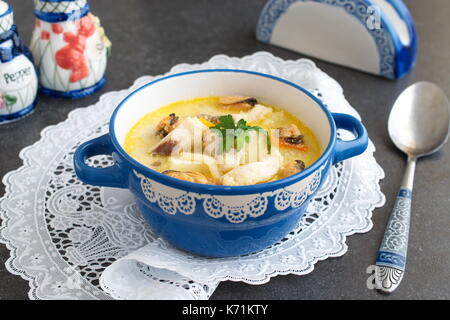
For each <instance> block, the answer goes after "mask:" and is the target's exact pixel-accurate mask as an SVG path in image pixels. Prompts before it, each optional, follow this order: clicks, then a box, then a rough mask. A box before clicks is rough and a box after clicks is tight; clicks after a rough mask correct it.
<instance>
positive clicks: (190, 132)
mask: <svg viewBox="0 0 450 320" xmlns="http://www.w3.org/2000/svg"><path fill="white" fill-rule="evenodd" d="M206 130H208V127H207V126H205V125H204V124H203V123H202V122H201V121H200V120H199V119H197V118H195V117H188V118H186V119H184V120H183V121H182V122H181V123H180V124H179V125H178V126H177V127H176V128H175V129H174V130H173V131H171V132H170V133H169V134H168V135H167V136H166V137H165V138H164V139H162V140H161V141H160V142H159V143H158V145H157V146H156V147H155V148H154V149H153V150H152V153H154V154H159V155H164V156H169V155H175V154H179V153H180V152H182V151H186V152H191V151H192V150H194V152H195V151H199V152H201V150H202V137H203V133H204V132H205V131H206Z"/></svg>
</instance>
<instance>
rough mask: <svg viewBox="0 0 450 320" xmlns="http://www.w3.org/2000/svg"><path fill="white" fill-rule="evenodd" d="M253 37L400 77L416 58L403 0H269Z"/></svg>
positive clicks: (413, 32)
mask: <svg viewBox="0 0 450 320" xmlns="http://www.w3.org/2000/svg"><path fill="white" fill-rule="evenodd" d="M256 34H257V38H258V40H260V41H262V42H267V43H270V44H273V45H276V46H279V47H283V48H286V49H290V50H293V51H296V52H300V53H302V54H305V55H308V56H312V57H315V58H319V59H322V60H325V61H328V62H332V63H336V64H339V65H343V66H346V67H350V68H353V69H357V70H361V71H365V72H368V73H372V74H375V75H380V76H383V77H386V78H389V79H398V78H401V77H402V76H404V75H405V74H406V73H408V72H409V71H410V70H411V69H412V68H413V67H414V64H415V60H416V51H417V39H416V31H415V26H414V22H413V19H412V17H411V15H410V13H409V11H408V8H407V7H406V5H405V4H404V3H403V2H402V1H401V0H269V1H268V2H267V3H266V5H265V6H264V8H263V10H262V12H261V15H260V17H259V21H258V25H257V31H256Z"/></svg>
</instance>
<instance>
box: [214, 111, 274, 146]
mask: <svg viewBox="0 0 450 320" xmlns="http://www.w3.org/2000/svg"><path fill="white" fill-rule="evenodd" d="M210 130H212V131H213V132H215V133H216V134H218V135H219V136H220V137H221V139H222V140H221V142H222V150H220V149H219V151H221V152H225V153H226V152H228V151H230V150H231V149H232V148H235V149H236V150H237V151H240V150H242V148H243V147H244V144H245V143H250V135H249V131H250V130H255V131H260V132H263V133H264V134H265V135H266V136H267V147H268V150H269V152H270V149H271V144H270V138H269V134H268V132H267V131H266V130H264V129H263V128H261V127H259V126H249V125H247V121H245V120H244V119H240V120H239V121H238V122H237V124H235V123H234V119H233V116H232V115H231V114H228V115H224V116H220V117H219V123H218V124H217V125H215V126H214V127H211V128H210Z"/></svg>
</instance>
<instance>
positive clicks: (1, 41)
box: [0, 1, 38, 124]
mask: <svg viewBox="0 0 450 320" xmlns="http://www.w3.org/2000/svg"><path fill="white" fill-rule="evenodd" d="M37 88H38V81H37V75H36V70H35V68H34V65H33V63H32V57H31V54H30V51H29V50H28V48H27V47H25V46H24V44H23V43H22V41H21V40H20V38H19V34H18V32H17V27H16V25H15V24H14V18H13V9H12V7H11V6H10V5H8V4H7V3H6V2H4V1H0V124H1V123H7V122H10V121H15V120H18V119H20V118H22V117H24V116H26V115H28V114H30V113H31V112H32V111H33V110H34V108H35V106H36V101H37V98H36V94H37Z"/></svg>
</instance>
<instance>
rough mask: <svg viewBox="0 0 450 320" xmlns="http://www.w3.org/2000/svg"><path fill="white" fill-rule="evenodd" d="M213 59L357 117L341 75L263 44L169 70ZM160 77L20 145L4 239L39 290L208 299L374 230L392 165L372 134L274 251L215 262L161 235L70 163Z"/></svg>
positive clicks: (65, 295) (43, 295) (296, 269)
mask: <svg viewBox="0 0 450 320" xmlns="http://www.w3.org/2000/svg"><path fill="white" fill-rule="evenodd" d="M205 68H234V69H247V70H255V71H259V72H264V73H269V74H273V75H277V76H281V77H283V78H285V79H288V80H291V81H293V82H296V83H298V84H299V85H301V86H303V87H305V88H307V89H310V90H311V91H313V92H314V93H315V94H316V95H318V96H319V97H320V98H321V99H322V100H323V101H324V102H325V103H326V104H327V105H328V107H329V108H330V110H331V111H333V112H344V113H349V114H352V115H355V116H357V117H358V115H357V113H356V111H355V110H354V109H353V108H352V107H351V106H350V105H349V104H348V102H347V101H346V100H345V98H344V96H343V93H342V88H341V87H340V86H339V84H338V83H336V82H335V81H334V80H332V79H331V78H330V77H328V76H327V75H326V74H325V73H323V72H322V71H320V70H319V69H318V68H317V67H316V66H315V65H314V64H313V62H311V61H309V60H305V59H301V60H297V61H284V60H281V59H279V58H276V57H274V56H273V55H271V54H269V53H265V52H259V53H256V54H253V55H251V56H247V57H244V58H230V57H227V56H224V55H219V56H215V57H213V58H212V59H211V60H209V61H208V62H206V63H203V64H200V65H188V64H182V65H178V66H175V67H174V68H173V69H172V70H171V71H170V73H177V72H182V71H187V70H193V69H205ZM153 79H154V77H149V76H146V77H142V78H139V79H138V80H137V81H136V82H135V84H134V85H133V86H132V87H131V88H130V89H128V90H122V91H118V92H110V93H107V94H104V95H103V96H102V97H101V98H100V101H99V102H98V103H97V104H95V105H93V106H90V107H87V108H80V109H76V110H74V111H72V112H71V113H70V114H69V117H68V119H67V120H66V121H64V122H62V123H60V124H58V125H56V126H51V127H48V128H46V129H44V130H43V132H42V138H41V140H40V141H38V142H37V143H35V144H34V145H32V146H29V147H27V148H25V149H23V150H22V152H21V153H20V157H21V159H23V162H24V165H23V166H22V167H21V168H20V169H18V170H15V171H12V172H10V173H8V174H7V175H6V176H5V177H4V179H3V183H4V184H5V186H6V191H5V195H4V196H3V198H2V199H1V218H2V225H1V229H0V231H1V233H0V241H1V242H3V243H5V244H6V245H7V247H8V249H9V250H10V252H11V257H10V258H9V259H8V261H7V262H6V267H7V269H8V270H9V271H10V272H11V273H13V274H17V275H20V276H21V277H22V278H24V279H25V280H28V281H29V283H30V287H31V290H30V292H29V297H30V298H32V299H56V298H57V299H92V298H94V299H110V298H111V297H113V298H121V299H129V298H134V299H139V298H146V299H161V298H162V299H176V298H181V299H207V298H209V296H210V295H211V294H212V292H213V291H214V290H215V288H216V287H217V285H218V283H219V282H220V281H224V280H233V281H244V282H247V283H252V284H261V283H265V282H267V281H269V280H270V278H271V277H274V276H276V275H280V274H288V273H294V274H306V273H308V272H311V271H312V270H313V268H314V264H315V263H316V262H317V261H319V260H323V259H326V258H328V257H337V256H341V255H343V254H345V252H346V250H347V246H346V244H345V240H346V236H348V235H351V234H354V233H362V232H367V231H368V230H370V229H371V227H372V222H371V215H372V211H373V210H374V208H376V207H380V206H382V205H383V204H384V196H383V194H382V193H381V191H380V188H379V180H380V179H382V178H383V176H384V173H383V170H382V169H381V168H380V167H379V166H378V164H377V163H376V160H375V158H374V157H373V152H374V150H375V148H374V146H373V144H372V143H371V142H370V145H369V148H368V150H367V151H366V152H365V153H364V154H363V155H361V156H360V157H357V158H354V159H352V160H349V161H345V162H343V163H341V164H338V165H336V166H334V168H332V170H330V174H329V177H328V179H327V180H326V182H325V184H324V185H323V187H322V188H321V190H319V192H318V194H317V196H316V197H315V199H314V200H313V201H312V202H311V204H310V205H309V207H308V209H307V212H306V214H305V215H304V217H303V218H302V221H301V222H300V224H299V225H298V226H297V228H295V230H293V231H292V232H291V233H290V234H289V235H288V236H286V238H285V239H283V240H281V241H280V242H278V243H276V244H275V245H273V246H271V247H270V248H267V249H265V250H263V251H261V252H258V253H255V254H251V255H247V256H242V257H238V258H221V259H208V258H200V257H197V256H192V255H189V254H187V253H185V252H181V251H179V250H176V249H174V248H172V247H171V246H170V245H168V244H167V243H166V242H165V241H164V240H162V239H159V238H157V236H156V235H155V234H153V233H152V232H151V231H150V230H149V229H148V228H147V227H146V224H145V223H144V220H143V218H142V217H141V216H140V214H139V212H138V211H137V208H136V206H135V204H134V201H133V198H132V196H131V194H130V193H129V192H128V191H127V190H122V189H111V188H99V187H95V186H90V185H85V184H83V183H81V182H80V181H79V180H78V179H77V178H76V175H75V173H74V170H73V165H72V156H73V153H74V151H75V149H76V148H77V147H78V145H80V143H82V142H84V141H86V140H89V139H92V138H93V137H95V136H98V135H100V134H102V133H105V132H107V130H108V128H107V124H108V121H109V118H110V115H111V113H112V111H113V109H114V108H115V106H116V105H117V104H118V102H119V101H120V100H121V99H122V98H124V97H125V96H126V95H127V94H128V93H129V92H130V91H131V90H134V89H136V88H137V87H139V86H141V85H143V84H145V83H147V82H149V81H151V80H153ZM343 137H344V138H345V135H343ZM91 162H92V164H93V165H95V166H107V165H109V164H110V163H111V159H110V158H109V157H106V156H98V157H95V158H93V159H91ZM140 248H141V249H140ZM138 249H140V250H138ZM114 262H115V263H114ZM105 269H106V271H105ZM104 271H105V272H104ZM103 272H104V274H103V276H102V278H101V281H100V276H101V275H102V273H103ZM102 287H103V289H104V290H102Z"/></svg>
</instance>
